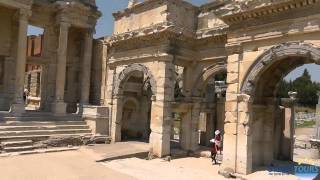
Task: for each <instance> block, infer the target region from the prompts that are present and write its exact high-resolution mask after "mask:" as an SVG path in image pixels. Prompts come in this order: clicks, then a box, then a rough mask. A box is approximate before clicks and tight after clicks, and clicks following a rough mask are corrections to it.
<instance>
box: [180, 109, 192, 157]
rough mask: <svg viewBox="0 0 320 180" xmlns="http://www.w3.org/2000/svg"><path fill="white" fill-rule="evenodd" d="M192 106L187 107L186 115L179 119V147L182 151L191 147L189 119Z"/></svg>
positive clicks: (190, 118) (190, 121) (190, 120)
mask: <svg viewBox="0 0 320 180" xmlns="http://www.w3.org/2000/svg"><path fill="white" fill-rule="evenodd" d="M191 111H192V105H191V106H190V107H188V110H187V112H186V113H183V115H182V117H181V129H180V146H181V148H182V149H183V150H186V151H188V150H190V145H191V128H192V127H191V124H192V117H191Z"/></svg>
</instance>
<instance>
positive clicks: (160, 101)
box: [150, 61, 174, 157]
mask: <svg viewBox="0 0 320 180" xmlns="http://www.w3.org/2000/svg"><path fill="white" fill-rule="evenodd" d="M156 67H157V70H154V72H155V73H156V79H157V92H156V93H155V98H153V101H152V106H151V134H150V152H151V153H152V154H153V155H155V156H158V157H163V156H166V155H170V134H171V124H172V119H173V118H172V109H171V102H172V101H173V96H174V82H173V79H174V78H173V77H174V65H173V64H172V62H167V61H159V62H158V64H157V66H156Z"/></svg>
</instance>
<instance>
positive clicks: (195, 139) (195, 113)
mask: <svg viewBox="0 0 320 180" xmlns="http://www.w3.org/2000/svg"><path fill="white" fill-rule="evenodd" d="M195 101H196V102H195V103H193V106H192V110H191V129H190V131H191V134H190V135H191V139H190V148H189V150H190V151H193V152H194V151H196V150H198V149H199V131H198V127H199V117H200V106H201V105H200V101H199V100H195Z"/></svg>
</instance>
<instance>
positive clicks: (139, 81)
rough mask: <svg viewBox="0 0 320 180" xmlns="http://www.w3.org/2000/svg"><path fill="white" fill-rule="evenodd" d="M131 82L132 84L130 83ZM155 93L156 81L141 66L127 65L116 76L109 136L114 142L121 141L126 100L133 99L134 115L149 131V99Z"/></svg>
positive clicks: (145, 68) (144, 134)
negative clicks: (138, 116)
mask: <svg viewBox="0 0 320 180" xmlns="http://www.w3.org/2000/svg"><path fill="white" fill-rule="evenodd" d="M132 78H133V79H132ZM132 80H133V81H134V82H131V81H132ZM130 83H131V85H130ZM132 83H135V85H133V86H132ZM128 86H129V87H128ZM128 91H131V92H128ZM156 92H157V91H156V81H155V79H154V76H153V75H152V73H151V72H150V71H149V69H148V68H147V67H146V66H144V65H142V64H131V65H128V66H126V67H125V68H124V69H123V70H122V71H121V72H120V73H119V74H118V76H117V78H116V80H115V82H114V94H113V106H112V115H111V116H112V117H111V119H112V126H111V135H112V140H113V141H114V142H119V141H121V140H122V138H121V134H122V133H121V129H122V123H123V122H122V120H123V115H124V113H125V111H124V109H125V108H126V101H128V100H130V101H132V100H133V99H135V100H134V101H133V102H135V104H139V108H138V109H139V112H136V114H138V115H140V116H141V117H140V119H143V122H145V123H144V124H143V126H149V127H148V128H147V127H146V129H147V130H146V131H149V129H150V113H151V111H150V108H151V97H152V96H154V95H155V94H156ZM150 93H151V94H150ZM137 106H138V105H136V107H137ZM136 119H139V118H136ZM146 134H148V135H149V133H147V132H144V133H143V137H145V136H147V135H146ZM145 139H149V137H145Z"/></svg>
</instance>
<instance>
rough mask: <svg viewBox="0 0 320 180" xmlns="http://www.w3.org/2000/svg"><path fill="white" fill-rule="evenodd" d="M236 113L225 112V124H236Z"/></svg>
mask: <svg viewBox="0 0 320 180" xmlns="http://www.w3.org/2000/svg"><path fill="white" fill-rule="evenodd" d="M237 118H238V116H237V112H236V111H233V112H226V117H225V123H236V122H237Z"/></svg>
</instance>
